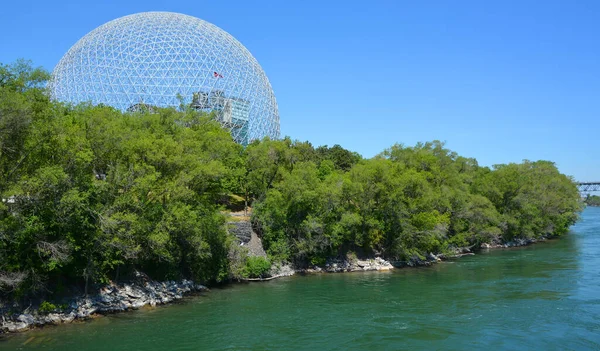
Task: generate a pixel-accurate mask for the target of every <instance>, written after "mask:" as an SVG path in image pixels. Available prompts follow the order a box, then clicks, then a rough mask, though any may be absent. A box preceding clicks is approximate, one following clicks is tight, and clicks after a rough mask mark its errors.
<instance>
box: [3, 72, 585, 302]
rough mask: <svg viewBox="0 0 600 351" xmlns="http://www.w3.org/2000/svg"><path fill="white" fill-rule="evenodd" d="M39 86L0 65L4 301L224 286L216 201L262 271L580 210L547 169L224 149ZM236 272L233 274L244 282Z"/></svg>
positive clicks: (472, 236) (442, 243)
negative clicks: (140, 286) (240, 209)
mask: <svg viewBox="0 0 600 351" xmlns="http://www.w3.org/2000/svg"><path fill="white" fill-rule="evenodd" d="M47 79H48V73H47V72H45V71H43V70H41V69H37V68H32V67H31V65H30V64H29V63H27V62H25V61H19V62H17V63H15V64H13V65H0V172H1V174H2V176H1V177H0V198H1V199H2V202H1V203H0V294H4V295H7V294H12V295H15V296H23V295H25V294H47V293H53V292H59V291H61V289H65V288H66V287H68V286H69V285H72V284H79V285H81V286H85V289H86V290H87V289H88V287H89V286H90V285H91V284H98V283H106V282H108V281H109V280H112V279H118V277H119V274H125V273H126V272H127V271H130V270H131V269H134V268H135V269H141V270H143V271H144V272H146V273H148V274H150V275H151V276H153V277H155V278H156V279H172V278H179V277H187V278H192V279H196V280H199V281H221V280H224V279H227V278H228V277H230V276H231V274H232V270H238V271H239V270H240V269H239V267H232V262H231V257H233V256H232V254H231V252H230V250H231V246H232V242H233V239H232V237H231V236H229V234H228V233H227V226H226V221H227V217H226V214H224V208H223V205H222V203H223V202H222V201H221V200H222V199H223V198H224V197H227V196H229V195H232V194H234V195H239V196H242V197H244V198H246V200H247V201H248V203H252V207H253V213H252V222H253V225H254V227H255V228H256V230H257V231H258V233H259V234H260V235H261V237H262V242H263V244H264V246H265V249H266V251H267V253H268V255H269V256H270V257H269V258H270V260H265V261H264V262H263V261H259V260H254V261H251V262H250V261H249V262H250V264H249V265H248V266H247V267H246V268H245V271H247V272H246V273H247V274H249V275H253V276H260V275H262V274H263V272H264V271H265V269H266V267H265V266H266V263H265V262H281V261H287V262H292V263H294V264H296V265H299V266H306V265H310V264H320V263H323V262H324V260H325V259H326V258H328V257H332V256H339V255H345V254H346V253H347V252H350V251H353V252H356V253H358V254H360V255H367V256H368V255H381V256H383V257H386V258H389V259H393V260H410V259H413V258H422V257H424V256H426V255H427V254H429V253H443V252H447V251H449V250H453V249H455V248H459V247H466V246H468V247H477V246H478V245H479V244H481V243H487V242H506V241H510V240H515V239H518V238H539V237H545V236H550V235H561V234H564V233H565V232H566V231H567V230H568V228H569V226H570V225H571V224H573V223H574V222H575V221H576V220H577V216H578V212H579V211H580V210H581V202H580V201H579V194H578V191H577V187H576V186H575V184H574V183H573V181H572V179H570V178H569V177H567V176H565V175H563V174H561V173H560V172H559V171H558V170H557V168H556V166H555V165H554V164H553V163H552V162H549V161H536V162H531V161H524V162H522V163H519V164H507V165H497V166H494V167H492V168H488V167H481V166H479V165H478V163H477V161H476V160H474V159H471V158H465V157H462V156H459V155H457V154H456V153H455V152H452V151H450V150H448V149H447V148H446V147H445V145H444V144H443V143H441V142H439V141H433V142H427V143H419V144H417V145H415V146H414V147H407V146H404V145H399V144H398V145H394V146H392V147H390V148H389V149H387V150H385V151H383V152H382V153H381V154H379V155H377V156H376V157H374V158H372V159H363V158H362V157H360V155H358V154H357V153H355V152H351V151H348V150H346V149H344V148H342V147H341V146H339V145H334V146H333V147H331V148H330V147H327V146H321V147H317V148H315V147H313V146H312V145H311V144H310V143H309V142H300V141H294V140H291V139H290V138H284V139H282V140H269V139H265V140H261V141H254V142H252V143H251V144H250V145H248V146H247V147H246V148H243V147H242V146H240V145H238V144H236V143H235V142H234V141H233V140H232V138H231V136H230V135H229V133H228V132H227V131H226V130H224V129H222V128H221V127H220V125H219V124H218V123H217V122H216V121H215V120H214V118H213V116H212V115H207V114H204V113H199V112H196V111H188V110H185V109H183V110H175V109H160V108H156V109H152V111H145V112H136V113H124V112H121V111H118V110H115V109H113V108H111V107H107V106H91V105H88V104H81V105H78V106H70V105H65V104H62V103H58V102H55V101H51V100H50V99H49V98H48V97H47V95H46V93H45V91H44V84H45V81H46V80H47ZM241 271H244V269H241Z"/></svg>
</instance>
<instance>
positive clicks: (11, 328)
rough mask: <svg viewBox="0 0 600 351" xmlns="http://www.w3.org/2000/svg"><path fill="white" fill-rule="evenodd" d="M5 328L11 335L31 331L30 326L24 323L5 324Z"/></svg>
mask: <svg viewBox="0 0 600 351" xmlns="http://www.w3.org/2000/svg"><path fill="white" fill-rule="evenodd" d="M5 328H6V330H7V331H8V332H10V333H16V332H22V331H25V330H29V324H27V323H24V322H8V323H6V324H5Z"/></svg>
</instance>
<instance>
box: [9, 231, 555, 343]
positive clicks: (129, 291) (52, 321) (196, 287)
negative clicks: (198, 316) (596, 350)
mask: <svg viewBox="0 0 600 351" xmlns="http://www.w3.org/2000/svg"><path fill="white" fill-rule="evenodd" d="M545 240H547V238H543V239H537V240H536V239H518V240H513V241H510V242H507V243H504V244H499V243H484V244H482V245H481V247H480V248H481V249H483V250H490V249H502V248H511V247H519V246H527V245H530V244H533V243H537V242H540V241H545ZM471 255H475V253H474V252H472V251H471V248H459V249H455V250H454V252H452V253H451V254H448V255H444V254H439V255H435V254H432V253H430V254H428V255H427V256H426V257H425V258H424V259H423V258H418V257H413V258H412V259H410V260H408V261H388V260H385V259H383V258H381V257H375V258H365V259H359V258H356V257H350V258H345V259H339V258H335V259H329V260H327V261H326V263H325V264H324V265H322V266H312V267H310V268H293V267H292V266H290V265H279V266H274V267H273V269H272V270H271V273H270V276H269V277H265V278H262V279H246V280H245V281H248V282H253V281H270V280H273V279H277V278H281V277H288V276H292V275H295V274H319V273H347V272H369V271H390V270H393V269H399V268H405V267H426V266H430V265H432V264H435V263H438V262H442V261H446V260H449V259H457V258H460V257H463V256H471ZM208 290H209V289H208V288H207V287H205V286H204V285H201V284H196V283H194V282H193V281H191V280H185V279H184V280H181V281H167V282H156V281H152V280H150V279H149V278H148V277H147V276H145V275H144V274H143V273H136V278H135V279H134V280H133V281H131V282H129V283H122V284H111V285H107V286H105V287H103V288H101V289H100V291H99V293H98V294H96V295H93V296H89V297H80V298H76V299H73V300H72V301H71V302H70V303H69V304H68V306H67V307H66V308H63V309H61V310H54V311H48V313H41V312H40V311H39V310H34V309H31V308H30V307H28V308H26V309H24V310H22V311H19V312H18V313H8V312H5V311H2V314H1V316H0V334H2V333H17V332H23V331H27V330H30V329H32V328H37V327H43V326H45V325H60V324H68V323H72V322H75V321H84V320H88V319H92V318H94V317H97V316H100V315H105V314H111V313H118V312H125V311H131V310H137V309H140V308H142V307H144V306H152V307H154V306H156V305H163V304H168V303H171V302H174V301H176V300H179V299H182V298H183V297H184V296H186V295H189V294H192V293H197V292H204V291H208Z"/></svg>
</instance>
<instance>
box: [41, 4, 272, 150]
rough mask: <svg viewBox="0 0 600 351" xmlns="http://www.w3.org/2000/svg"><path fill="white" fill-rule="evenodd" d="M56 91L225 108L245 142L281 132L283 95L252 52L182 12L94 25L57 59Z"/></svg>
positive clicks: (74, 96)
mask: <svg viewBox="0 0 600 351" xmlns="http://www.w3.org/2000/svg"><path fill="white" fill-rule="evenodd" d="M50 93H51V95H52V96H53V98H55V99H57V100H59V101H65V102H70V103H75V104H77V103H81V102H91V103H92V104H106V105H110V106H114V107H116V108H118V109H121V110H123V111H125V110H129V111H136V110H139V109H143V108H149V109H151V110H152V108H153V107H155V106H157V107H168V106H175V107H177V106H180V105H181V103H182V102H183V103H184V104H186V105H189V106H191V107H192V108H195V109H198V110H202V111H207V112H209V111H217V113H216V114H215V115H216V116H217V118H218V119H219V120H220V122H221V124H222V125H223V126H224V127H226V128H228V129H229V130H230V131H231V134H232V135H233V137H234V139H235V140H236V141H238V142H240V143H242V144H247V143H248V141H250V140H253V139H261V138H263V137H264V136H269V137H271V138H274V139H276V138H279V114H278V109H277V102H276V100H275V95H274V94H273V90H272V88H271V84H270V83H269V80H268V79H267V76H266V75H265V73H264V71H263V69H262V68H261V67H260V65H259V64H258V62H257V61H256V59H255V58H254V57H253V56H252V54H250V52H249V51H248V50H247V49H246V48H245V47H244V46H243V45H242V44H241V43H240V42H239V41H237V40H236V39H235V38H234V37H232V36H231V35H230V34H228V33H227V32H225V31H223V30H222V29H220V28H218V27H217V26H215V25H213V24H210V23H208V22H206V21H203V20H201V19H198V18H195V17H192V16H188V15H183V14H178V13H171V12H144V13H138V14H133V15H129V16H125V17H121V18H118V19H115V20H113V21H110V22H108V23H106V24H104V25H102V26H100V27H98V28H96V29H94V30H93V31H91V32H90V33H88V34H87V35H85V36H84V37H83V38H81V39H80V40H79V41H78V42H77V43H76V44H75V45H74V46H73V47H71V49H70V50H69V51H68V52H67V53H66V54H65V56H64V57H63V58H62V59H61V60H60V62H59V63H58V64H57V66H56V68H55V69H54V71H53V73H52V80H51V84H50Z"/></svg>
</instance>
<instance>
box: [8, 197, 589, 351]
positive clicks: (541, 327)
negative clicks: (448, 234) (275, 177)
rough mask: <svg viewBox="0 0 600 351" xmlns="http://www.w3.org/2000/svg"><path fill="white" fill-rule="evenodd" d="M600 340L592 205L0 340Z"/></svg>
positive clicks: (241, 343)
mask: <svg viewBox="0 0 600 351" xmlns="http://www.w3.org/2000/svg"><path fill="white" fill-rule="evenodd" d="M409 348H410V349H431V350H436V349H447V350H467V349H468V350H470V349H483V348H487V349H488V350H501V349H505V350H533V349H536V350H567V349H571V350H600V208H588V209H586V210H585V212H584V213H583V218H582V220H581V221H580V222H579V223H578V224H577V225H575V226H574V227H573V232H572V233H571V234H570V235H568V236H566V237H564V238H562V239H560V240H553V241H550V242H546V243H541V244H537V245H533V246H529V247H525V248H517V249H507V250H496V251H492V252H490V253H486V254H482V255H477V256H471V257H465V258H462V259H460V260H457V261H454V262H446V263H442V264H439V265H435V266H434V267H431V268H421V269H402V270H396V271H394V272H380V273H352V274H326V275H314V276H296V277H290V278H284V279H279V280H275V281H271V282H267V283H255V284H243V285H232V286H228V287H226V288H223V289H213V290H212V291H211V292H209V293H207V294H205V295H203V296H199V297H193V298H189V299H187V300H185V301H184V302H182V303H179V304H176V305H170V306H163V307H158V308H154V309H148V310H142V311H136V312H131V313H124V314H119V315H114V316H109V317H103V318H100V319H97V320H94V321H91V322H87V323H79V324H72V325H65V326H61V327H52V328H45V329H42V330H37V331H32V332H28V333H24V334H19V335H15V336H11V337H8V338H5V339H2V340H1V341H0V349H1V350H4V349H22V350H29V349H43V350H216V349H224V350H225V349H226V350H282V349H295V350H350V349H356V350H366V349H372V350H399V349H409Z"/></svg>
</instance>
